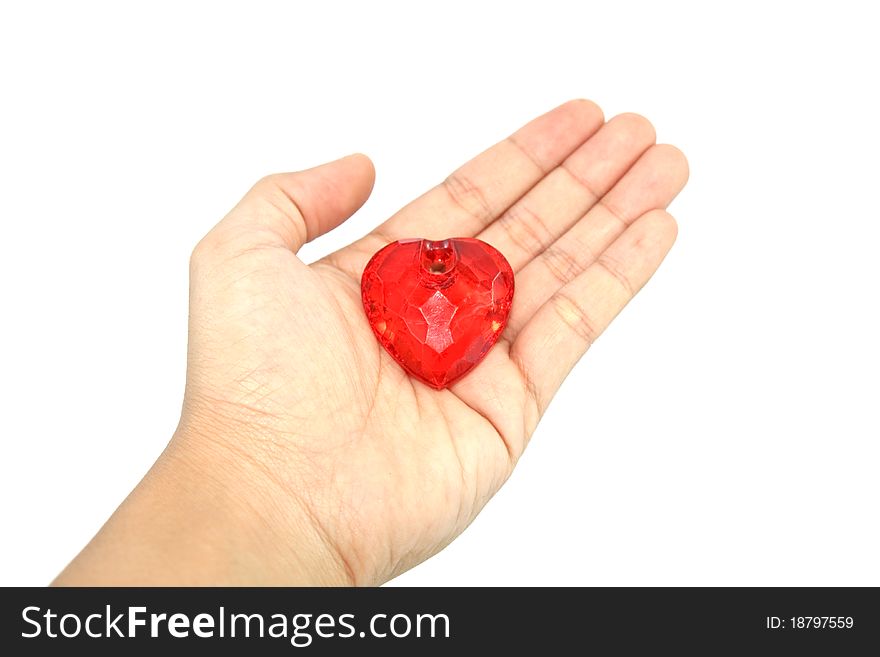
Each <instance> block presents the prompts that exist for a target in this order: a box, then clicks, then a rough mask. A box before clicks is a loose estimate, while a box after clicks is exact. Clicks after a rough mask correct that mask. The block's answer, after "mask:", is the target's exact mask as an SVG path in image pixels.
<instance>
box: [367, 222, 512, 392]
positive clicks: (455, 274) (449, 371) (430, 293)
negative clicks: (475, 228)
mask: <svg viewBox="0 0 880 657" xmlns="http://www.w3.org/2000/svg"><path fill="white" fill-rule="evenodd" d="M361 296H362V298H363V301H364V309H365V310H366V311H367V319H368V320H369V321H370V326H372V327H373V332H374V333H375V334H376V337H377V338H379V342H381V343H382V346H383V347H385V349H386V350H387V351H388V353H389V354H391V356H393V357H394V360H396V361H397V362H398V363H400V365H401V367H403V369H405V370H406V371H407V372H409V373H410V374H411V375H412V376H414V377H416V378H417V379H420V380H422V381H424V382H425V383H427V384H428V385H429V386H431V387H433V388H437V389H440V388H445V387H446V386H448V385H450V384H451V383H452V382H453V381H455V380H456V379H458V378H460V377H462V376H464V375H465V374H466V373H467V372H469V371H470V370H471V369H472V368H473V367H474V366H475V365H476V364H477V363H479V362H480V361H481V360H482V359H483V357H484V356H485V355H486V353H487V352H488V351H489V349H490V348H491V347H492V345H493V344H495V342H496V341H497V340H498V336H499V335H501V332H502V331H503V330H504V326H505V325H506V324H507V315H508V313H509V312H510V302H511V301H512V300H513V270H512V269H511V268H510V264H509V263H508V262H507V260H505V259H504V256H503V255H501V253H499V252H498V250H497V249H495V248H493V247H491V246H489V245H488V244H486V243H485V242H482V241H480V240H476V239H471V238H466V237H456V238H450V239H447V240H442V241H438V242H432V241H430V240H422V239H408V240H400V241H398V242H392V243H391V244H389V245H388V246H386V247H384V248H383V249H381V250H379V252H378V253H376V254H375V255H374V256H373V257H372V258H371V259H370V262H368V263H367V266H366V268H365V269H364V275H363V278H362V279H361Z"/></svg>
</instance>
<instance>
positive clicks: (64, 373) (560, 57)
mask: <svg viewBox="0 0 880 657" xmlns="http://www.w3.org/2000/svg"><path fill="white" fill-rule="evenodd" d="M19 5H20V6H19V7H18V8H10V7H9V6H8V5H7V4H4V5H3V9H2V10H0V85H2V86H0V98H2V100H0V221H2V229H0V286H2V306H0V308H2V321H0V338H2V339H0V403H2V415H0V436H2V452H0V511H2V527H3V530H2V539H0V555H2V558H0V584H5V585H10V584H43V583H46V582H48V581H49V580H50V579H51V578H52V577H53V576H54V575H55V574H56V573H57V572H58V571H59V570H60V569H61V568H62V567H63V566H64V565H65V563H66V562H67V561H68V560H69V559H70V558H71V557H72V556H73V555H74V554H75V553H76V552H77V551H78V550H79V549H80V548H81V547H82V546H83V545H84V544H85V543H86V542H87V541H88V539H89V538H90V537H91V536H92V534H93V533H94V532H95V531H96V530H97V529H98V527H99V526H100V525H101V523H102V522H103V521H104V520H105V519H106V518H107V516H108V515H109V514H110V513H111V512H112V511H113V509H114V508H115V507H116V505H117V504H118V503H119V502H120V501H121V500H122V498H123V497H124V496H125V495H126V494H127V493H128V491H129V490H130V489H131V488H132V486H134V485H135V484H136V483H137V481H138V480H139V478H140V477H141V475H142V474H143V473H144V472H145V471H146V470H147V468H148V467H149V466H150V464H151V463H152V461H153V459H154V458H155V457H156V456H157V455H158V454H159V452H160V451H161V450H162V448H163V446H164V445H165V443H166V442H167V440H168V439H169V438H170V436H171V433H172V431H173V430H174V428H175V426H176V423H177V418H178V413H179V407H180V400H181V395H182V391H183V381H184V366H185V363H184V358H185V345H186V313H187V260H188V257H189V253H190V250H191V248H192V246H193V245H194V244H195V242H196V241H197V240H198V238H200V237H201V236H202V234H203V233H205V232H206V231H207V230H208V229H209V228H210V227H211V226H212V225H213V224H214V223H215V221H216V220H218V219H219V218H220V217H221V216H222V215H223V214H224V213H225V211H226V210H227V209H228V208H229V207H231V205H233V204H234V202H235V201H236V200H237V199H238V198H239V197H240V195H241V194H243V193H244V192H245V191H246V190H247V188H248V187H249V186H250V184H251V183H252V182H253V181H255V180H256V179H257V178H258V177H260V176H262V175H264V174H266V173H270V172H274V171H281V170H295V169H298V168H304V167H308V166H311V165H314V164H317V163H320V162H323V161H326V160H329V159H333V158H336V157H338V156H341V155H343V154H346V153H348V152H351V151H355V150H360V151H364V152H366V153H368V154H369V155H371V156H372V158H373V160H374V161H375V163H376V167H377V169H378V179H377V185H376V190H375V192H374V194H373V197H372V199H371V200H370V201H369V202H368V203H367V205H366V207H365V208H364V209H363V210H362V211H361V212H360V213H358V214H357V215H356V217H355V218H354V219H352V220H351V221H349V222H348V223H347V224H345V225H344V226H343V227H341V228H339V229H338V230H336V231H334V232H333V233H331V234H330V235H328V236H326V237H324V238H322V239H319V240H318V241H317V242H316V243H314V244H312V245H309V246H308V247H307V248H306V249H305V251H304V257H306V258H307V259H312V258H314V257H315V256H317V255H318V254H320V253H323V252H325V251H326V250H329V249H333V248H336V247H338V246H340V245H342V244H344V243H346V242H347V241H349V240H350V239H352V238H354V237H355V236H359V235H360V234H362V233H364V232H366V231H367V230H369V229H370V228H371V227H372V226H374V225H375V224H376V223H378V222H379V221H381V220H382V219H383V218H385V217H387V216H388V215H390V214H391V213H392V212H393V211H394V210H396V209H397V208H398V207H400V206H401V205H403V204H404V203H405V202H406V201H408V200H410V199H411V198H412V197H414V196H416V195H417V194H419V193H421V192H422V191H424V190H425V189H427V188H428V187H429V186H431V185H433V184H435V183H436V182H438V181H439V180H441V179H442V178H443V177H444V176H445V175H446V174H447V173H448V172H449V171H451V170H452V169H453V168H454V167H455V166H456V165H458V164H459V163H461V162H462V161H464V160H465V159H467V158H469V157H470V156H472V155H473V154H475V153H476V152H478V151H480V150H482V149H483V148H484V147H485V146H488V145H489V144H490V143H492V142H494V141H496V140H498V139H500V138H502V137H504V136H505V135H506V134H507V133H509V132H511V131H513V130H514V129H515V128H517V127H518V126H519V125H520V124H522V123H524V122H525V121H527V120H528V119H530V118H531V117H532V116H534V115H537V114H539V113H541V112H543V111H545V110H547V109H549V108H551V107H553V106H554V105H556V104H558V103H560V102H562V101H564V100H566V99H569V98H572V97H589V98H592V99H594V100H596V101H597V102H598V103H599V104H600V105H602V106H603V108H604V109H605V112H606V116H608V117H610V116H612V115H614V114H616V113H619V112H622V111H636V112H639V113H642V114H644V115H646V116H647V117H649V118H650V119H651V120H652V121H653V122H654V124H655V125H656V128H657V132H658V138H659V139H660V140H661V141H666V142H671V143H674V144H676V145H678V146H679V147H681V148H682V149H683V150H684V151H685V152H686V153H687V155H688V157H689V160H690V164H691V180H690V184H689V186H688V188H687V189H686V190H685V192H684V193H683V194H682V195H681V196H680V197H679V199H678V200H676V201H675V203H674V204H673V205H672V207H671V211H672V213H673V214H674V215H676V217H677V218H678V219H679V222H680V226H681V228H680V237H679V241H678V243H677V245H676V246H675V248H674V249H673V251H672V253H671V254H670V256H669V257H668V259H667V261H666V263H665V264H664V266H663V267H662V268H661V270H660V272H659V273H658V274H657V276H656V277H655V279H654V280H653V281H652V282H651V283H650V284H649V285H648V286H647V287H646V289H645V290H644V291H643V293H642V294H641V295H640V296H639V297H638V298H637V299H636V301H635V302H634V303H633V304H632V305H631V306H630V307H629V308H627V309H626V310H625V311H624V312H623V313H622V315H621V316H620V317H619V318H618V320H617V322H616V323H615V325H614V326H613V327H612V329H611V330H610V331H609V332H608V333H607V334H606V335H605V336H604V337H603V338H602V339H601V340H600V341H599V342H598V343H597V344H596V345H595V347H594V348H593V349H592V350H591V351H590V353H589V354H588V355H587V356H586V357H585V358H584V360H583V361H582V363H581V364H580V365H579V366H578V367H577V368H576V369H575V371H574V372H573V374H572V375H571V376H570V378H569V380H568V381H567V383H566V385H565V386H564V387H563V389H562V391H561V392H560V394H559V396H558V397H557V399H556V400H555V401H554V402H553V404H552V406H551V407H550V410H549V412H548V413H547V415H546V417H545V419H544V421H543V422H542V424H541V426H540V427H539V429H538V431H537V433H536V434H535V437H534V440H533V442H532V444H531V446H530V447H529V449H528V451H527V452H526V454H525V456H524V458H523V459H522V461H521V463H520V465H519V468H518V469H517V471H516V472H515V473H514V475H513V477H512V479H511V480H510V481H509V483H508V484H507V486H506V487H505V488H504V489H503V490H502V491H501V492H500V493H499V494H498V495H497V496H496V498H495V499H494V500H493V501H492V502H490V503H489V505H488V507H487V508H486V509H485V511H484V512H483V513H482V515H481V516H480V517H479V518H478V519H477V520H476V522H475V523H474V524H473V525H472V527H471V528H470V529H468V530H467V531H466V532H465V534H464V535H463V536H462V537H461V538H460V539H458V540H457V541H456V542H455V543H454V544H453V545H452V546H451V547H449V548H447V549H446V550H445V551H444V552H443V553H441V554H440V555H438V556H437V557H435V558H433V559H432V560H430V562H428V563H426V564H423V565H422V566H420V567H418V568H416V569H414V570H412V571H410V572H409V573H407V574H405V575H403V576H402V577H400V578H399V579H398V580H396V582H395V583H399V584H406V585H422V584H441V585H446V584H477V585H483V584H583V585H599V584H602V585H635V584H647V585H655V584H674V585H678V584H696V585H703V584H728V585H740V584H756V585H757V584H765V585H782V584H794V585H806V584H820V585H826V584H839V585H856V584H873V585H878V584H880V560H878V558H877V555H878V554H880V527H878V510H877V505H878V501H880V477H878V460H880V447H878V439H880V426H878V425H880V421H878V406H880V405H878V400H880V399H878V398H880V395H878V392H880V389H878V388H880V384H878V372H880V350H878V346H877V345H878V340H880V314H878V294H877V286H878V282H880V264H878V248H880V228H878V222H880V216H878V214H880V213H878V202H877V192H878V188H880V184H878V179H880V175H878V174H880V166H878V157H880V155H878V153H880V131H878V117H880V100H878V81H877V71H878V69H877V64H878V62H880V47H878V40H877V35H876V25H877V23H876V20H873V19H871V18H870V16H869V13H868V11H866V10H865V9H864V8H865V7H870V6H871V5H870V3H840V2H838V3H833V4H832V3H824V4H810V3H803V2H798V3H790V4H789V3H781V2H780V3H768V2H761V3H754V4H749V3H742V2H740V3H735V4H730V5H729V8H728V9H726V10H722V9H720V8H718V5H717V3H693V4H671V3H669V2H663V3H655V2H651V3H643V4H633V3H626V2H602V3H589V2H578V3H559V2H547V1H546V0H544V1H542V2H540V3H538V2H533V3H528V4H517V3H510V2H505V3H500V4H491V5H490V4H488V3H477V2H467V3H456V2H449V1H446V2H443V3H436V4H434V5H429V4H428V3H406V4H404V3H400V5H389V4H381V3H374V2H370V3H367V2H360V3H354V2H352V3H347V4H344V3H338V2H321V3H318V2H314V3H294V2H289V3H278V4H270V3H255V2H248V3H238V6H231V5H230V6H225V5H221V4H218V3H215V2H212V3H204V4H197V3H186V4H185V3H177V2H175V3H157V2H150V3H141V5H140V7H139V8H135V6H134V5H133V4H132V3H109V2H108V3H105V4H101V5H99V4H94V3H60V2H59V3H56V4H54V5H53V4H46V3H19ZM306 5H308V7H307V6H306Z"/></svg>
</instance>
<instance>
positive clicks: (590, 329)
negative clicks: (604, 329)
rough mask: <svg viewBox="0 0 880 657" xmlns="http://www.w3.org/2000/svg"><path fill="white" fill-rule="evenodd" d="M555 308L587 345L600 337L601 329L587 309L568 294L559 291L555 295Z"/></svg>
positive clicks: (564, 321) (563, 320)
mask: <svg viewBox="0 0 880 657" xmlns="http://www.w3.org/2000/svg"><path fill="white" fill-rule="evenodd" d="M553 308H554V310H555V311H556V314H557V315H558V316H559V318H560V319H561V320H562V322H563V323H564V324H565V325H566V326H567V327H568V328H570V329H571V330H572V331H573V332H574V333H575V335H577V336H578V337H579V338H580V339H581V340H582V341H584V342H585V343H586V344H587V346H588V347H589V345H591V344H593V343H594V342H595V341H596V339H597V338H598V337H599V333H600V331H599V329H598V327H597V326H596V323H595V321H594V320H593V319H592V318H591V317H590V315H589V313H588V312H587V310H586V309H585V308H584V307H583V306H582V305H581V304H580V303H578V302H577V301H575V300H574V299H573V298H572V297H570V296H569V295H568V294H565V293H562V292H559V293H557V294H556V295H555V296H554V297H553Z"/></svg>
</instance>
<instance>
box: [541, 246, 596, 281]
mask: <svg viewBox="0 0 880 657" xmlns="http://www.w3.org/2000/svg"><path fill="white" fill-rule="evenodd" d="M587 257H588V258H589V257H590V256H589V254H587ZM542 262H543V263H544V266H545V267H546V268H547V271H549V272H550V275H551V276H552V277H553V278H554V279H556V281H557V282H558V283H560V284H562V285H564V284H566V283H568V282H569V281H570V280H571V279H573V278H574V277H575V276H577V275H578V274H579V273H580V272H581V271H582V269H583V267H582V265H581V263H580V261H579V260H578V259H577V258H576V257H575V256H574V255H573V254H572V253H571V252H570V251H569V250H568V249H567V248H566V247H564V246H562V245H559V244H553V245H551V246H550V247H549V248H548V249H547V250H546V251H545V252H544V257H543V260H542Z"/></svg>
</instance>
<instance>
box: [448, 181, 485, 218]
mask: <svg viewBox="0 0 880 657" xmlns="http://www.w3.org/2000/svg"><path fill="white" fill-rule="evenodd" d="M443 188H444V189H445V190H446V192H447V193H448V194H449V196H450V198H451V199H452V201H453V203H455V204H456V205H457V206H459V207H460V208H461V209H462V210H464V211H465V212H466V213H467V214H469V215H471V216H472V217H474V218H475V219H478V220H479V221H480V222H481V223H484V224H485V223H488V222H489V221H490V220H491V219H494V212H493V209H492V206H491V205H490V203H489V201H488V200H487V199H486V194H485V193H484V192H483V190H482V189H481V188H480V187H479V185H476V184H475V183H474V182H473V181H472V180H470V178H468V177H467V176H466V175H464V174H463V173H461V172H458V171H457V172H455V173H452V174H450V175H449V176H448V177H447V178H446V179H445V180H444V181H443Z"/></svg>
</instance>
